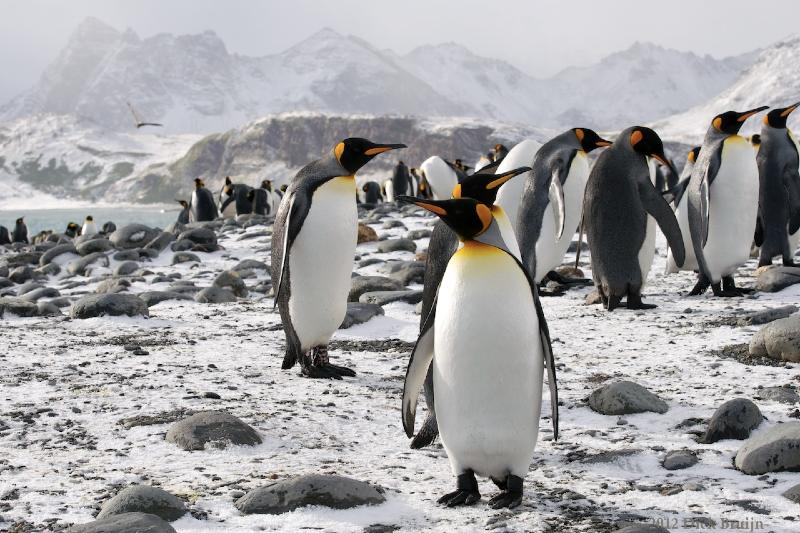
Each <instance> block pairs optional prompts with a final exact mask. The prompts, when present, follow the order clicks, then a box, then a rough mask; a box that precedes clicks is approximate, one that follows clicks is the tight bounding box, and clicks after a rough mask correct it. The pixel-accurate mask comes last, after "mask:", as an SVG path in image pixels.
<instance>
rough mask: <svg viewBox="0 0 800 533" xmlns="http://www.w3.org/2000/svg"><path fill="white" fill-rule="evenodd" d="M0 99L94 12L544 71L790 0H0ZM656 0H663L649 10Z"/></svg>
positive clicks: (758, 39)
mask: <svg viewBox="0 0 800 533" xmlns="http://www.w3.org/2000/svg"><path fill="white" fill-rule="evenodd" d="M0 2H1V3H0V5H1V6H2V8H3V9H2V12H3V14H2V17H0V103H2V102H5V101H6V100H8V99H9V98H11V97H12V96H14V95H15V94H17V93H19V92H21V91H22V90H24V89H26V88H27V87H29V86H30V85H32V84H33V83H35V81H36V80H37V79H38V77H39V75H40V74H41V71H42V70H43V69H44V68H45V67H46V66H47V64H48V63H49V62H50V61H51V60H52V59H53V58H54V57H55V56H56V54H57V53H58V51H59V50H60V49H61V47H62V46H63V45H64V43H65V42H66V41H67V39H68V38H69V35H70V33H71V32H72V30H73V29H74V28H75V26H76V25H77V24H78V23H79V22H80V21H81V20H83V19H84V18H85V17H87V16H95V17H97V18H100V19H101V20H104V21H106V22H107V23H109V24H111V25H112V26H114V27H116V28H118V29H125V28H127V27H130V28H133V29H134V30H135V31H136V33H138V34H139V36H141V37H149V36H151V35H154V34H156V33H161V32H171V33H198V32H201V31H203V30H208V29H211V30H214V31H215V32H216V33H217V34H219V35H220V36H221V37H222V39H223V40H224V41H225V43H226V45H227V47H228V50H229V51H231V52H235V53H239V54H244V55H253V56H257V55H265V54H271V53H276V52H280V51H281V50H284V49H286V48H288V47H289V46H291V45H292V44H294V43H296V42H298V41H299V40H301V39H303V38H305V37H307V36H308V35H310V34H312V33H314V32H315V31H317V30H318V29H320V28H322V27H325V26H328V27H331V28H333V29H335V30H337V31H338V32H340V33H346V34H352V35H356V36H358V37H361V38H363V39H366V40H367V41H369V42H371V43H372V44H373V45H375V46H377V47H379V48H391V49H394V50H395V51H397V52H400V53H404V52H407V51H409V50H411V49H412V48H414V47H416V46H419V45H422V44H436V43H440V42H448V41H454V42H457V43H460V44H463V45H465V46H467V47H468V48H470V49H471V50H472V51H473V52H475V53H478V54H480V55H484V56H489V57H497V58H501V59H504V60H506V61H509V62H510V63H512V64H514V65H516V66H517V67H519V68H521V69H523V70H525V71H527V72H528V73H530V74H532V75H534V76H538V77H547V76H550V75H552V74H554V73H556V72H558V71H559V70H561V69H562V68H564V67H567V66H571V65H586V64H590V63H593V62H595V61H597V60H598V59H600V58H602V57H603V56H605V55H607V54H609V53H611V52H614V51H617V50H621V49H624V48H627V47H628V46H630V45H631V44H632V43H633V42H635V41H637V40H638V41H651V42H654V43H657V44H660V45H663V46H666V47H670V48H676V49H678V50H689V51H693V52H696V53H699V54H711V55H713V56H716V57H725V56H728V55H733V54H740V53H743V52H746V51H749V50H752V49H754V48H758V47H762V46H765V45H768V44H770V43H771V42H773V41H775V40H778V39H780V38H782V37H785V36H787V35H789V34H792V33H795V32H797V31H798V29H797V28H798V24H799V23H800V16H799V15H800V1H798V0H761V1H754V0H663V1H660V2H653V1H644V0H560V1H559V0H536V1H534V0H481V1H477V0H451V1H444V0H372V1H365V0H335V1H330V0H325V1H323V0H317V1H313V0H289V1H286V0H277V1H272V0H269V1H266V0H264V1H256V0H219V1H211V0H126V1H122V0H69V1H67V0H60V1H58V0H0ZM659 6H663V9H660V8H659Z"/></svg>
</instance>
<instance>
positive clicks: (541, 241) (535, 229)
mask: <svg viewBox="0 0 800 533" xmlns="http://www.w3.org/2000/svg"><path fill="white" fill-rule="evenodd" d="M604 146H611V142H610V141H607V140H605V139H602V138H600V136H599V135H597V133H595V132H594V131H592V130H590V129H587V128H573V129H571V130H568V131H566V132H564V133H562V134H561V135H559V136H557V137H554V138H553V139H551V140H549V141H548V142H546V143H545V144H544V145H543V146H542V147H541V148H539V150H538V151H537V152H536V156H535V157H534V159H533V165H532V167H533V170H531V172H530V173H529V174H528V175H527V178H526V179H525V186H524V189H523V192H522V199H521V201H520V205H519V214H518V215H517V219H516V220H513V219H512V220H513V222H514V224H515V227H516V235H517V240H518V241H519V248H520V250H521V251H522V262H523V263H524V264H525V266H527V267H528V271H529V272H530V273H531V275H532V276H533V279H534V280H535V281H537V282H539V281H541V280H542V279H543V278H544V277H545V276H548V277H551V278H553V279H555V280H556V281H563V280H562V279H560V276H558V275H557V274H556V273H555V272H553V271H554V270H555V268H556V267H557V266H558V265H560V264H561V261H562V259H563V258H564V254H565V253H566V252H567V248H569V245H570V243H571V242H572V237H573V236H574V235H575V232H576V231H577V230H578V226H579V225H580V223H581V214H582V210H583V193H584V190H585V189H586V180H587V179H588V177H589V163H588V161H587V158H586V154H588V153H589V152H591V151H592V150H594V149H595V148H600V147H604ZM512 152H513V150H512Z"/></svg>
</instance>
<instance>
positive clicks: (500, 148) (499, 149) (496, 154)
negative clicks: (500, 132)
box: [492, 143, 508, 161]
mask: <svg viewBox="0 0 800 533" xmlns="http://www.w3.org/2000/svg"><path fill="white" fill-rule="evenodd" d="M507 155H508V148H506V147H505V145H503V144H499V143H498V144H495V145H494V150H493V154H492V156H493V159H494V160H495V161H499V160H500V159H503V158H504V157H505V156H507Z"/></svg>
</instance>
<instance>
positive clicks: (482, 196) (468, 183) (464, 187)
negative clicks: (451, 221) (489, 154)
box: [453, 167, 531, 207]
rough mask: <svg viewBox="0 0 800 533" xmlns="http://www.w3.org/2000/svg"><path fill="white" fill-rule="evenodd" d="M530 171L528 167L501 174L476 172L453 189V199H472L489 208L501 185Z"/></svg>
mask: <svg viewBox="0 0 800 533" xmlns="http://www.w3.org/2000/svg"><path fill="white" fill-rule="evenodd" d="M530 169H531V168H530V167H520V168H515V169H514V170H509V171H508V172H503V173H502V174H493V173H489V172H487V173H481V172H480V171H478V172H476V173H475V174H472V175H471V176H467V177H466V178H465V179H464V181H462V182H461V183H458V184H457V185H456V186H455V187H453V199H455V200H458V199H460V198H472V199H474V200H477V201H479V202H480V203H482V204H486V205H488V206H489V207H491V206H492V204H494V202H495V200H496V199H497V191H499V190H500V186H501V185H502V184H504V183H505V182H507V181H508V180H510V179H511V178H513V177H514V176H518V175H520V174H522V173H523V172H527V171H529V170H530Z"/></svg>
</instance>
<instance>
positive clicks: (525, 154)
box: [497, 139, 542, 224]
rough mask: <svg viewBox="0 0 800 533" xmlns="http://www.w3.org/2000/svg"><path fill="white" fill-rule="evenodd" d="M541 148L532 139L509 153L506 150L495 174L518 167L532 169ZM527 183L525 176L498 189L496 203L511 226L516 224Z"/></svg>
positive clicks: (523, 142)
mask: <svg viewBox="0 0 800 533" xmlns="http://www.w3.org/2000/svg"><path fill="white" fill-rule="evenodd" d="M498 146H502V145H498ZM541 147H542V143H540V142H538V141H534V140H533V139H526V140H524V141H522V142H520V143H519V144H517V145H516V146H514V148H512V149H511V150H510V151H508V150H506V152H505V153H506V154H507V155H506V156H505V158H503V159H502V162H501V163H500V166H499V167H497V172H498V173H502V172H506V171H507V170H511V169H512V168H518V167H532V166H533V159H534V158H535V157H536V153H537V152H538V151H539V148H541ZM527 181H528V176H527V175H525V176H523V179H516V180H511V181H509V182H508V183H506V184H505V185H503V186H502V187H500V192H498V193H497V203H498V204H499V205H501V206H503V209H505V211H506V214H507V215H508V218H509V219H511V222H512V223H513V224H516V223H517V220H518V217H519V204H520V202H521V201H522V193H523V191H524V190H525V183H526V182H527Z"/></svg>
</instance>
